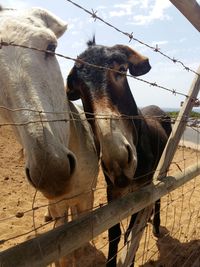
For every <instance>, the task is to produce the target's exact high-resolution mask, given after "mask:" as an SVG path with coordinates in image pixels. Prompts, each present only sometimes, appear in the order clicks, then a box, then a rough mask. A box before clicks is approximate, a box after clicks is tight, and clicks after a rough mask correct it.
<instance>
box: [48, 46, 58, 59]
mask: <svg viewBox="0 0 200 267" xmlns="http://www.w3.org/2000/svg"><path fill="white" fill-rule="evenodd" d="M55 51H56V45H55V44H48V46H47V49H46V57H48V56H54V53H55Z"/></svg>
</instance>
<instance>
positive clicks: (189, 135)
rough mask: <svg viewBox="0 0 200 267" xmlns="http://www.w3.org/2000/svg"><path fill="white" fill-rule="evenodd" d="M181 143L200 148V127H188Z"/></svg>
mask: <svg viewBox="0 0 200 267" xmlns="http://www.w3.org/2000/svg"><path fill="white" fill-rule="evenodd" d="M180 144H181V145H184V146H186V147H191V148H198V149H200V128H197V127H192V128H191V127H186V129H185V132H184V134H183V136H182V138H181V142H180Z"/></svg>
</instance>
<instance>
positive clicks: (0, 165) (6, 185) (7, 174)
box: [0, 127, 200, 267]
mask: <svg viewBox="0 0 200 267" xmlns="http://www.w3.org/2000/svg"><path fill="white" fill-rule="evenodd" d="M199 156H200V154H199V152H197V151H194V150H192V149H186V148H184V147H181V148H179V149H178V151H177V153H176V155H175V158H174V159H173V163H172V164H171V167H170V172H169V174H173V173H175V172H182V173H184V169H185V167H187V166H189V165H191V164H194V163H197V162H198V161H199ZM0 188H1V201H0V240H1V241H2V240H5V242H1V243H0V244H1V245H0V249H1V251H2V250H5V249H7V248H9V247H12V246H14V245H17V244H20V243H21V242H23V241H25V240H27V239H30V238H32V237H33V236H35V231H34V229H35V228H38V230H37V233H42V232H44V231H47V230H48V229H51V228H52V227H53V224H50V225H47V226H45V227H42V225H44V213H45V212H46V207H44V208H39V209H36V210H35V211H33V207H40V206H41V205H44V206H45V205H46V204H47V202H46V200H45V199H44V197H43V196H42V195H41V194H40V193H37V194H36V195H35V190H34V189H33V188H32V187H31V186H30V185H29V183H28V182H27V180H26V178H25V174H24V160H23V157H22V154H21V148H20V146H19V144H18V143H17V142H16V140H15V137H14V135H13V133H12V131H11V128H10V127H1V128H0ZM105 189H106V187H105V182H104V178H103V175H102V173H101V172H100V175H99V183H98V187H97V191H96V192H95V203H94V206H96V207H97V206H99V205H101V204H105V203H106V190H105ZM199 192H200V177H197V178H195V179H194V180H192V181H191V182H189V183H187V184H186V185H184V186H182V187H180V188H179V189H178V190H175V191H173V192H172V193H171V194H169V195H167V196H165V197H164V198H163V199H162V212H161V214H162V218H161V220H162V221H161V225H162V227H161V233H162V234H161V237H160V238H156V237H154V236H153V234H152V227H151V223H150V222H149V223H148V227H147V228H146V229H145V231H144V235H143V238H142V240H141V243H140V247H139V250H138V252H137V256H136V266H160V267H161V266H163V267H164V266H177V267H179V266H185V267H188V266H192V263H193V262H194V261H195V259H196V258H197V255H199V251H200V241H199V239H200V213H199V207H200V203H199V202H200V197H199ZM127 222H128V219H127V220H124V221H123V222H122V229H125V228H126V225H127ZM91 223H92V222H91ZM107 245H108V243H107V233H106V232H105V233H103V234H102V235H100V236H98V237H97V238H95V239H94V240H93V241H92V242H91V243H90V244H88V245H87V246H86V247H85V249H84V256H81V257H80V258H79V261H78V266H80V267H87V266H88V267H89V266H90V267H92V266H96V267H102V266H105V259H106V255H107V247H108V246H107ZM121 246H123V241H122V242H121ZM119 255H120V251H119ZM14 266H15V263H13V265H12V266H10V267H14ZM197 266H198V265H197Z"/></svg>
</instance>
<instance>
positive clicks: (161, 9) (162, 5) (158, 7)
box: [132, 0, 171, 25]
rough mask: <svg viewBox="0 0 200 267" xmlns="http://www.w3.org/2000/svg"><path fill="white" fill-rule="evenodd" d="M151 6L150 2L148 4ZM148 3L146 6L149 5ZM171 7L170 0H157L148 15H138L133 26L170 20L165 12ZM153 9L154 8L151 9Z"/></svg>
mask: <svg viewBox="0 0 200 267" xmlns="http://www.w3.org/2000/svg"><path fill="white" fill-rule="evenodd" d="M148 3H149V4H150V2H148ZM148 3H146V4H148ZM170 6H171V3H170V2H169V1H168V0H162V1H161V0H155V1H154V3H153V5H152V6H149V7H150V9H149V12H148V14H147V15H136V16H134V21H133V22H132V24H138V25H145V24H149V23H151V22H152V21H154V20H164V19H168V20H169V19H170V17H169V16H168V15H167V14H166V13H165V10H166V9H168V8H169V7H170ZM151 7H152V8H151Z"/></svg>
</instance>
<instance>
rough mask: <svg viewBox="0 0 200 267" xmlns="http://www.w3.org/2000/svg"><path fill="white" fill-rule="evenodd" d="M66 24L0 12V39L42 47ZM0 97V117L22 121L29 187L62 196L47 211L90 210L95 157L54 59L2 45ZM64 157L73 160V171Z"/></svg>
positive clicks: (42, 14)
mask: <svg viewBox="0 0 200 267" xmlns="http://www.w3.org/2000/svg"><path fill="white" fill-rule="evenodd" d="M66 27H67V26H66V23H65V22H63V21H62V20H61V19H59V18H57V17H56V16H54V15H53V14H51V13H50V12H48V11H46V10H42V9H37V8H34V9H31V10H28V11H26V12H21V11H16V10H14V11H0V40H3V41H6V42H14V43H16V44H19V45H20V44H21V45H26V46H30V47H34V48H38V49H47V46H48V44H50V43H51V44H56V43H57V37H60V36H61V35H62V34H63V33H64V32H65V30H66ZM0 95H1V97H0V106H3V107H6V108H7V109H2V108H0V115H1V117H2V120H5V121H6V122H8V123H15V124H17V123H22V124H24V125H22V126H18V125H15V126H13V129H14V131H15V133H16V136H17V138H18V140H19V142H20V143H21V145H22V147H23V149H24V150H25V155H26V156H25V160H26V168H28V169H29V171H30V176H31V178H32V180H33V183H34V185H36V187H37V186H38V188H39V190H40V191H41V192H42V193H43V194H44V195H45V196H46V197H47V198H48V199H49V202H50V203H55V202H56V201H59V200H61V199H62V198H66V199H68V200H66V201H62V202H59V203H57V204H54V205H50V210H51V215H52V216H53V217H54V218H55V217H60V216H63V215H64V214H65V213H66V212H67V210H68V208H70V207H71V208H72V211H73V212H74V215H75V213H77V214H79V213H81V212H83V211H85V210H90V209H91V208H92V205H93V190H92V189H93V188H95V186H96V179H97V175H98V167H99V166H98V157H97V153H96V150H95V145H94V141H93V136H92V132H91V130H90V127H89V126H88V123H87V121H86V119H85V117H84V114H81V112H82V111H80V110H78V109H77V108H76V107H75V106H74V105H72V104H70V107H69V103H68V102H67V100H66V94H65V89H64V83H63V78H62V76H61V71H60V67H59V65H58V62H57V59H56V57H55V56H52V55H51V56H47V57H46V56H45V53H44V52H38V51H35V50H31V49H24V48H20V47H13V46H3V47H2V48H1V49H0ZM8 109H11V110H15V109H16V111H9V110H8ZM73 112H75V113H77V115H74V113H73ZM74 116H75V117H76V120H75V121H73V118H74ZM80 119H83V121H82V122H81V121H80ZM41 120H42V121H43V122H41ZM31 121H32V123H30V122H31ZM36 121H37V122H36ZM51 121H53V122H51ZM69 158H70V159H72V160H74V164H76V168H75V171H74V172H73V174H72V168H70V167H71V165H70V164H71V163H70V160H69ZM54 189H55V190H57V192H54ZM75 196H76V197H75ZM65 219H66V218H65ZM63 221H64V220H60V221H59V223H63ZM63 266H64V265H63Z"/></svg>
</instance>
